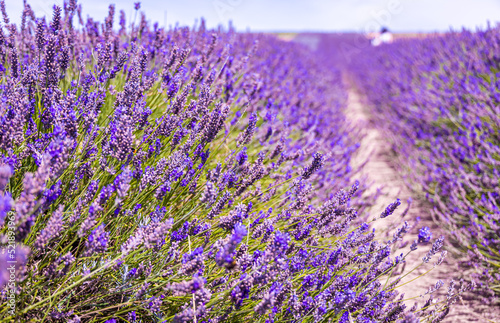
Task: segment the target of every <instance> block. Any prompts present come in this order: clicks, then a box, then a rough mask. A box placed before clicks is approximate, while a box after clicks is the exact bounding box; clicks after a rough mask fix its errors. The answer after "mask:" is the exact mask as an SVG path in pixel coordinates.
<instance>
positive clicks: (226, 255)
mask: <svg viewBox="0 0 500 323" xmlns="http://www.w3.org/2000/svg"><path fill="white" fill-rule="evenodd" d="M246 235H247V229H246V228H245V226H244V225H242V224H237V225H236V226H235V228H234V230H233V233H232V235H231V236H230V237H229V241H227V242H226V243H225V244H224V245H223V246H222V248H221V249H220V250H219V251H218V252H217V255H216V256H215V262H216V263H217V265H219V266H221V267H222V266H227V265H229V264H231V263H232V262H233V261H234V255H235V251H236V247H237V246H238V245H239V244H240V242H241V241H242V240H243V238H244V237H245V236H246Z"/></svg>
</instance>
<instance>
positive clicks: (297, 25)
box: [5, 0, 500, 32]
mask: <svg viewBox="0 0 500 323" xmlns="http://www.w3.org/2000/svg"><path fill="white" fill-rule="evenodd" d="M135 1H137V0H135ZM5 2H6V6H7V12H8V14H9V16H10V19H11V21H12V22H14V23H19V22H20V20H21V13H22V6H23V4H22V1H21V0H6V1H5ZM28 3H29V4H30V5H31V7H32V8H33V10H34V11H35V15H36V16H37V17H42V16H48V17H50V16H52V6H53V5H54V4H58V5H60V6H62V0H28ZM78 3H80V4H82V7H83V16H84V17H86V16H87V15H90V16H91V17H93V18H94V19H97V20H100V21H102V20H104V17H106V15H107V11H108V6H109V4H110V3H114V4H115V5H116V11H117V12H119V11H120V10H124V11H125V13H126V16H127V19H129V18H131V19H132V20H133V18H134V9H133V7H134V0H115V1H109V0H78ZM141 11H144V12H145V13H146V16H147V18H148V20H150V21H153V22H158V23H159V25H160V26H162V27H163V26H166V27H168V26H171V25H175V24H176V23H179V25H181V26H185V25H188V26H193V25H195V24H199V21H200V17H204V18H205V20H206V24H207V26H208V27H209V28H211V27H216V26H218V25H221V24H222V25H224V26H227V25H228V21H229V20H231V21H232V24H233V26H234V27H235V28H236V30H238V31H247V30H251V31H268V32H287V31H288V32H298V31H320V32H328V31H354V32H370V31H374V30H379V29H380V27H381V26H386V27H388V28H389V29H390V30H391V31H394V32H419V31H422V32H431V31H447V30H450V29H454V30H457V29H461V28H462V27H466V28H468V29H476V28H477V27H480V28H485V27H486V24H487V22H488V21H489V22H490V23H491V24H492V25H495V24H496V23H497V22H500V0H143V1H141ZM117 19H118V14H117V15H116V16H115V22H116V23H117V21H118V20H117Z"/></svg>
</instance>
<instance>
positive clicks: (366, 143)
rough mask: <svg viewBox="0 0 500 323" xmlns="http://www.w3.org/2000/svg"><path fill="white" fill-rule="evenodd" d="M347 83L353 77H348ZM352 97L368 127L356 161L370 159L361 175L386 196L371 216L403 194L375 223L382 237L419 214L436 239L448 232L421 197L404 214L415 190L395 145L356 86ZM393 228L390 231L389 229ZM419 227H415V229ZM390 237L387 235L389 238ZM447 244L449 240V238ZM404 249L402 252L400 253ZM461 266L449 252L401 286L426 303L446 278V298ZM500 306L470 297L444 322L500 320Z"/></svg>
mask: <svg viewBox="0 0 500 323" xmlns="http://www.w3.org/2000/svg"><path fill="white" fill-rule="evenodd" d="M346 82H347V84H349V81H348V80H346ZM348 88H350V90H349V98H348V110H347V116H348V118H349V120H350V121H351V122H352V123H354V124H355V125H357V126H358V127H360V128H362V129H364V132H365V134H366V137H365V138H364V139H363V141H362V142H361V147H360V149H359V153H358V155H357V157H356V159H355V160H354V163H355V164H358V165H361V164H362V163H363V162H365V161H366V160H367V159H368V162H367V163H366V164H365V165H364V167H363V169H362V171H361V175H365V176H366V177H367V178H368V181H369V182H372V185H371V186H370V187H371V188H370V189H371V190H372V193H373V192H375V190H376V189H377V188H382V191H383V193H385V194H384V195H383V196H381V197H380V198H379V199H378V200H377V204H376V205H375V206H374V207H373V209H372V211H371V212H372V213H373V214H371V215H370V219H371V218H373V217H374V216H376V215H379V214H380V212H382V211H383V210H384V209H385V207H386V206H387V205H388V204H389V203H391V202H393V201H394V200H395V199H396V198H400V199H401V201H402V204H401V206H400V207H399V209H398V210H397V211H396V212H395V213H394V214H393V215H392V216H390V217H388V218H385V219H382V220H378V221H376V222H375V223H374V228H376V232H378V233H379V237H380V239H382V240H388V239H389V238H388V237H387V233H390V237H391V238H392V232H394V230H393V229H394V226H397V225H399V226H400V225H401V224H402V222H403V221H404V220H407V221H408V222H410V223H413V222H414V220H415V218H416V217H417V216H420V218H421V221H420V223H419V224H418V226H417V228H421V227H424V226H428V227H429V228H431V232H432V233H433V240H434V239H435V238H437V237H439V235H440V234H445V233H444V232H442V230H440V228H439V226H437V225H436V224H435V223H434V222H433V221H432V219H431V215H430V212H429V211H428V210H429V209H428V206H426V203H425V202H424V201H419V200H418V199H416V198H414V199H413V204H412V207H411V209H410V211H409V212H408V214H406V216H405V217H404V219H402V218H401V216H400V214H401V213H402V211H403V210H404V208H405V207H406V205H407V203H406V200H407V199H408V198H409V197H410V196H411V192H410V191H409V189H408V188H407V187H406V185H405V183H404V181H403V178H402V176H400V174H398V172H397V171H396V170H395V169H394V167H393V166H392V165H391V159H392V158H394V157H391V155H392V152H391V147H390V143H389V140H388V138H386V137H384V135H383V134H382V133H381V132H380V131H379V130H378V129H376V128H375V127H374V126H373V124H372V123H371V122H370V114H369V112H368V111H366V109H365V108H364V105H363V103H362V101H361V96H360V95H359V94H358V92H357V91H356V89H355V88H354V87H352V86H349V87H348ZM389 230H390V232H389ZM414 231H415V230H414ZM386 237H387V238H386ZM415 238H416V234H412V235H407V236H406V238H405V240H410V239H411V240H410V241H413V240H414V239H415ZM445 247H446V242H445ZM429 248H430V245H429V246H422V247H419V249H418V250H416V251H414V252H413V253H411V254H410V255H409V256H408V258H407V265H406V271H408V270H409V269H412V268H413V266H414V265H413V264H419V263H421V259H422V257H423V256H424V255H425V253H426V252H427V251H428V250H429ZM408 250H409V245H408V246H407V247H406V248H404V249H401V252H404V253H406V251H408ZM399 253H400V252H398V254H399ZM437 259H438V255H436V256H434V257H433V259H431V261H430V262H429V263H427V264H425V265H423V266H421V267H419V268H418V269H417V270H415V271H414V272H413V273H411V274H410V275H408V276H407V277H405V278H404V279H403V280H402V282H401V284H403V283H405V282H408V281H410V280H412V279H414V278H416V277H418V276H419V275H421V274H423V273H425V272H426V271H428V270H429V269H431V268H432V267H433V263H434V262H435V261H437ZM460 273H461V270H460V269H458V264H457V259H455V258H454V257H453V256H451V255H450V253H449V254H448V257H447V259H446V260H445V261H444V262H443V263H442V264H441V265H440V266H437V267H435V268H434V269H433V270H432V271H430V272H429V273H427V274H426V275H424V276H423V277H420V278H419V279H416V280H415V281H413V282H411V283H410V284H407V285H404V286H402V287H401V288H400V289H399V290H400V291H401V292H404V293H405V299H406V298H410V297H417V298H416V299H415V300H416V301H417V302H418V303H419V304H420V306H421V304H423V303H424V302H425V300H426V299H427V298H424V297H419V295H420V294H422V293H424V292H425V291H426V290H427V289H428V288H429V287H430V286H433V285H434V284H435V283H436V281H437V280H439V279H441V280H442V281H444V282H445V285H444V286H443V287H441V289H440V292H441V293H440V294H439V295H437V296H439V299H441V300H442V299H444V298H445V295H444V293H445V292H446V290H447V287H448V283H449V281H450V280H451V278H455V277H458V276H459V275H460ZM415 300H411V301H408V302H407V306H408V307H411V306H412V305H413V304H414V302H415ZM498 312H499V309H498V308H491V307H488V306H485V305H483V304H481V302H479V301H472V302H471V301H470V300H468V301H467V305H464V304H455V305H454V306H453V307H452V308H451V310H450V313H449V314H448V316H447V317H446V319H445V320H444V322H492V321H493V322H500V316H499V315H498Z"/></svg>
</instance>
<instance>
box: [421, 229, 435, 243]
mask: <svg viewBox="0 0 500 323" xmlns="http://www.w3.org/2000/svg"><path fill="white" fill-rule="evenodd" d="M431 239H432V232H431V230H430V229H429V227H423V228H421V229H420V230H419V231H418V242H420V243H422V242H424V243H427V242H429V241H430V240H431Z"/></svg>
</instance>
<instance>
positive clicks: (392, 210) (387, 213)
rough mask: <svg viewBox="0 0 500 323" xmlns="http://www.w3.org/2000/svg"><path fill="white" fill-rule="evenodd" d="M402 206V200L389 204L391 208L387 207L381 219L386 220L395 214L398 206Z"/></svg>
mask: <svg viewBox="0 0 500 323" xmlns="http://www.w3.org/2000/svg"><path fill="white" fill-rule="evenodd" d="M400 205H401V200H400V199H397V200H396V201H395V202H393V203H391V204H389V206H387V208H386V209H385V210H384V212H382V213H381V214H380V217H381V218H386V217H388V216H389V215H391V214H392V213H394V211H395V210H396V208H397V207H398V206H400Z"/></svg>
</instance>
